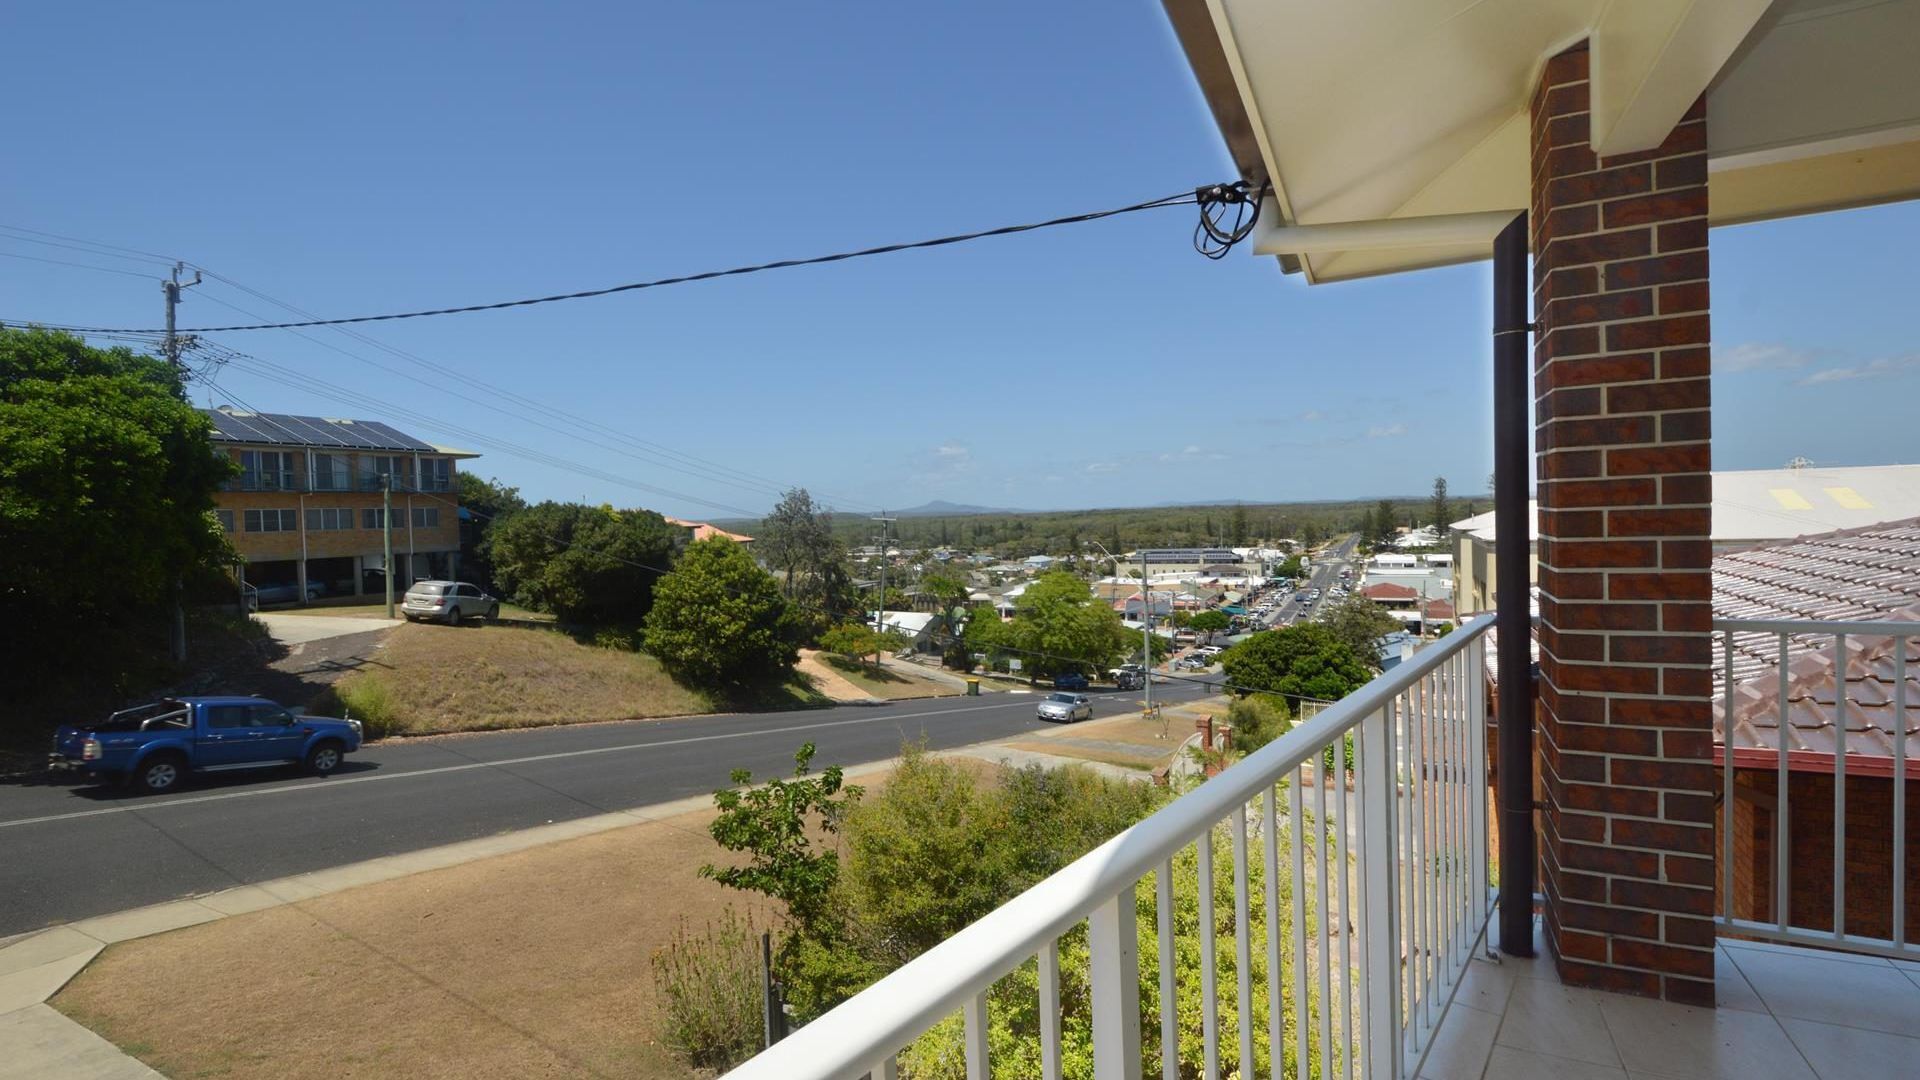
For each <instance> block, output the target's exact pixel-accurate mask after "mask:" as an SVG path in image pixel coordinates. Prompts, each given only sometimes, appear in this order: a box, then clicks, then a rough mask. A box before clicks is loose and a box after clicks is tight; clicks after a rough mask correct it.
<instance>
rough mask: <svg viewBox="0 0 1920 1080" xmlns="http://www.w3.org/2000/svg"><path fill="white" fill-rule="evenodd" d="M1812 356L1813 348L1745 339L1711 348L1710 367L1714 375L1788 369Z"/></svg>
mask: <svg viewBox="0 0 1920 1080" xmlns="http://www.w3.org/2000/svg"><path fill="white" fill-rule="evenodd" d="M1813 355H1814V353H1813V350H1810V349H1801V348H1795V347H1794V346H1792V345H1784V344H1781V343H1779V342H1760V341H1746V342H1742V343H1740V344H1738V345H1732V346H1728V347H1727V348H1724V349H1720V348H1716V349H1714V350H1713V360H1712V362H1711V367H1712V371H1713V374H1715V375H1731V374H1735V373H1738V372H1745V371H1789V370H1792V369H1794V368H1803V367H1806V366H1807V364H1808V362H1809V361H1811V360H1812V359H1813Z"/></svg>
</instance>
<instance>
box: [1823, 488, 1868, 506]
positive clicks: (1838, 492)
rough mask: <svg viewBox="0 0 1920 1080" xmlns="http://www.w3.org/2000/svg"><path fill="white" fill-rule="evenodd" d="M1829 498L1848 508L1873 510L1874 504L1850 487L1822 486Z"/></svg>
mask: <svg viewBox="0 0 1920 1080" xmlns="http://www.w3.org/2000/svg"><path fill="white" fill-rule="evenodd" d="M1820 490H1822V491H1824V492H1826V493H1827V498H1829V499H1832V500H1833V501H1834V502H1837V503H1839V504H1840V505H1841V506H1844V507H1846V508H1847V509H1848V510H1871V509H1873V504H1872V503H1870V502H1868V501H1867V500H1865V499H1863V498H1861V497H1860V493H1859V492H1857V491H1855V490H1853V489H1852V488H1850V487H1830V488H1821V489H1820Z"/></svg>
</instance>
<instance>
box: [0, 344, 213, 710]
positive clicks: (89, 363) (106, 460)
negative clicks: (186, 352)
mask: <svg viewBox="0 0 1920 1080" xmlns="http://www.w3.org/2000/svg"><path fill="white" fill-rule="evenodd" d="M212 434H213V428H212V425H211V424H210V423H208V421H207V419H206V417H204V416H202V415H201V414H200V413H199V411H198V410H196V409H194V408H193V407H192V406H191V405H189V404H187V402H186V400H185V399H184V397H183V396H182V393H181V389H180V383H179V379H178V377H177V376H176V374H175V373H174V370H173V368H172V367H171V366H170V365H168V364H167V363H166V362H165V361H162V360H157V359H155V358H153V357H150V356H140V355H137V354H135V353H134V352H133V351H132V350H130V349H126V348H114V349H96V348H92V347H90V346H88V345H87V344H85V343H84V342H82V341H81V340H80V339H79V338H76V337H72V336H70V335H67V334H62V333H55V332H51V331H46V330H7V329H0V552H3V553H4V558H0V626H3V627H4V628H5V629H4V630H0V652H4V654H5V656H6V663H7V665H8V668H9V670H12V671H18V672H22V673H25V672H33V673H35V674H36V676H37V677H38V678H42V679H44V678H47V677H49V676H50V675H52V674H54V673H60V674H62V675H64V673H66V672H68V671H69V670H86V671H87V672H88V674H89V676H90V677H92V678H93V679H95V680H96V681H113V680H115V679H117V678H118V677H119V675H120V673H121V672H123V671H126V670H130V668H131V665H133V664H135V663H137V662H158V660H159V658H160V656H161V653H160V651H159V649H158V647H157V646H158V643H160V642H164V641H165V640H166V637H165V635H164V633H163V632H162V631H161V629H160V628H161V627H162V626H163V625H164V624H165V621H166V618H167V612H168V611H170V610H171V608H172V602H173V600H174V597H175V594H176V589H177V588H178V587H179V585H180V584H181V583H182V581H183V580H186V581H189V582H190V583H191V582H195V581H206V580H211V581H214V582H217V581H218V580H219V576H220V575H222V574H223V573H224V572H225V571H226V570H227V568H229V567H230V566H231V565H232V560H233V554H232V548H231V547H230V546H229V545H228V543H227V541H226V538H225V536H224V534H223V533H222V532H221V530H220V527H219V526H218V525H217V524H216V523H215V521H214V517H213V507H214V492H215V491H216V490H217V489H218V488H219V485H220V483H221V481H223V480H225V479H227V478H228V477H230V476H232V475H234V473H235V472H237V471H238V470H237V469H235V467H234V465H233V462H232V460H231V459H230V458H228V456H227V455H226V454H224V453H220V452H216V451H215V450H214V448H213V444H212ZM226 595H227V596H228V597H229V598H230V597H231V596H232V592H231V590H230V589H228V590H227V593H226ZM135 653H139V654H140V655H139V656H135V655H133V654H135ZM15 704H16V705H17V704H18V702H17V701H16V702H15ZM8 712H9V714H10V715H12V716H19V715H21V714H20V712H19V711H18V710H14V709H10V710H8Z"/></svg>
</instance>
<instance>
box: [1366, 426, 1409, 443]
mask: <svg viewBox="0 0 1920 1080" xmlns="http://www.w3.org/2000/svg"><path fill="white" fill-rule="evenodd" d="M1406 433H1407V426H1406V425H1405V424H1388V425H1387V426H1385V427H1370V428H1368V429H1367V438H1369V439H1394V438H1398V437H1400V436H1402V435H1405V434H1406Z"/></svg>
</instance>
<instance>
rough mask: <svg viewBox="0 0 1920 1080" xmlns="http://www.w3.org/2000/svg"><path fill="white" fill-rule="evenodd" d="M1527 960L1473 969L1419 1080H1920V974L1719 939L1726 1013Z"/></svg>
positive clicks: (1874, 961)
mask: <svg viewBox="0 0 1920 1080" xmlns="http://www.w3.org/2000/svg"><path fill="white" fill-rule="evenodd" d="M1489 932H1490V933H1491V932H1492V931H1491V930H1490V931H1489ZM1537 933H1538V929H1537V921H1536V934H1537ZM1534 951H1535V954H1536V955H1535V956H1534V957H1533V958H1532V959H1528V960H1517V959H1515V958H1513V957H1503V958H1501V960H1500V961H1499V962H1495V961H1491V960H1488V959H1485V958H1484V955H1483V956H1482V957H1480V958H1476V959H1475V960H1474V961H1473V963H1472V965H1471V966H1470V968H1469V971H1468V973H1467V976H1466V978H1465V979H1464V981H1463V982H1462V983H1461V986H1460V992H1459V994H1458V996H1457V997H1456V998H1455V999H1454V1004H1453V1008H1452V1010H1451V1011H1449V1012H1448V1014H1447V1017H1446V1020H1445V1022H1444V1023H1443V1024H1442V1025H1441V1028H1440V1031H1439V1033H1438V1034H1437V1035H1436V1037H1435V1039H1434V1043H1433V1049H1432V1051H1431V1052H1430V1053H1429V1054H1428V1055H1427V1060H1426V1064H1425V1065H1424V1066H1423V1068H1422V1069H1421V1072H1420V1075H1421V1077H1423V1078H1426V1080H1534V1078H1544V1080H1775V1078H1781V1080H1789V1078H1790V1080H1815V1078H1819V1080H1880V1078H1883V1077H1884V1078H1888V1080H1892V1078H1899V1080H1914V1078H1915V1077H1920V1037H1916V1036H1920V964H1913V963H1907V962H1904V961H1896V960H1883V959H1880V958H1877V957H1869V956H1849V955H1842V954H1838V953H1828V952H1821V951H1817V950H1812V949H1794V948H1786V947H1784V946H1778V945H1764V944H1760V943H1757V942H1746V941H1731V940H1726V939H1722V941H1721V943H1720V947H1719V949H1718V955H1717V960H1718V965H1717V966H1718V970H1717V972H1716V982H1717V983H1718V987H1719V1000H1720V1007H1719V1008H1718V1009H1699V1008H1693V1007H1691V1006H1686V1005H1672V1004H1668V1003H1667V1002H1663V1001H1651V1000H1648V999H1645V998H1637V997H1627V996H1624V995H1620V994H1609V993H1604V992H1601V991H1597V990H1583V989H1577V988H1574V987H1568V986H1562V985H1561V984H1560V981H1559V979H1558V978H1557V977H1556V976H1555V974H1554V970H1553V962H1552V961H1551V960H1550V959H1548V958H1547V955H1546V947H1545V945H1544V944H1543V943H1541V942H1538V941H1536V942H1535V946H1534Z"/></svg>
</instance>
